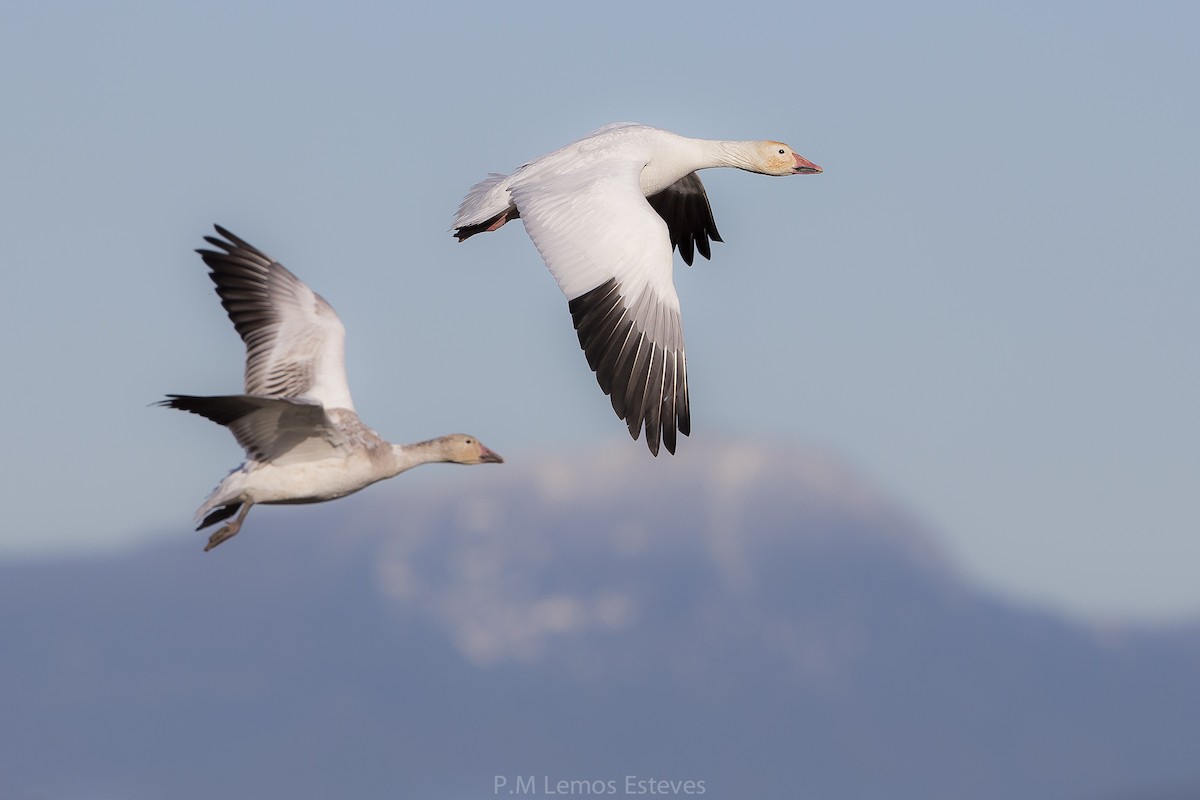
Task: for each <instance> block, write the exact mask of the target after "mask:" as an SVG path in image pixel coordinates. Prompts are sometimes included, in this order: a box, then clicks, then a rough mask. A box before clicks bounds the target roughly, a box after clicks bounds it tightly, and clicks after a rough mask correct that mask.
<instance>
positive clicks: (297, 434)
mask: <svg viewBox="0 0 1200 800" xmlns="http://www.w3.org/2000/svg"><path fill="white" fill-rule="evenodd" d="M158 405H161V406H166V407H168V408H177V409H179V410H180V411H190V412H191V413H193V414H199V415H200V416H202V417H204V418H206V419H210V420H212V421H213V422H215V423H217V424H218V425H224V426H225V427H227V428H229V430H230V432H231V433H232V434H233V436H234V438H235V439H237V442H238V444H240V445H241V446H242V448H243V449H244V450H245V451H246V455H247V456H248V457H249V458H250V459H252V460H254V461H259V462H268V461H269V462H272V463H275V464H281V465H282V464H288V463H295V462H300V461H315V460H319V459H321V458H327V457H330V456H333V455H335V453H336V451H338V450H340V449H341V448H342V447H343V446H344V445H345V444H346V437H345V435H344V434H343V433H342V431H341V429H340V428H339V427H338V426H337V425H335V424H334V423H333V422H332V421H331V420H330V419H329V417H328V416H327V415H326V413H325V409H324V408H322V407H321V406H320V405H319V404H317V403H313V402H306V401H303V400H295V399H291V398H279V397H255V396H253V395H245V394H240V395H224V396H218V397H196V396H194V395H186V394H170V395H167V399H166V400H163V401H161V402H160V403H159V404H158Z"/></svg>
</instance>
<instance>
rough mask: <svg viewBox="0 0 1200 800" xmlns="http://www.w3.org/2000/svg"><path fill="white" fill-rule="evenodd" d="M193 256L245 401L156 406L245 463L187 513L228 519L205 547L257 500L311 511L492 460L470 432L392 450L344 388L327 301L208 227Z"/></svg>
mask: <svg viewBox="0 0 1200 800" xmlns="http://www.w3.org/2000/svg"><path fill="white" fill-rule="evenodd" d="M215 227H216V230H217V233H218V234H220V235H221V237H223V239H224V241H223V240H222V239H217V238H215V237H212V236H206V237H204V239H205V241H207V242H208V243H209V244H211V245H213V246H215V247H217V248H220V250H219V251H217V250H197V251H196V252H197V253H199V254H200V256H201V258H203V259H204V263H205V264H207V265H208V268H209V270H210V272H209V277H210V278H212V281H213V283H215V284H216V290H217V294H218V295H219V296H220V298H221V305H223V306H224V307H225V310H226V311H227V312H228V313H229V318H230V320H232V321H233V325H234V327H235V328H236V329H237V332H238V334H240V335H241V337H242V340H243V341H244V342H245V343H246V389H245V394H238V395H224V396H220V397H195V396H192V395H182V394H171V395H167V399H166V400H163V401H161V402H160V403H159V405H162V406H167V407H169V408H178V409H180V410H182V411H190V412H192V413H193V414H199V415H200V416H202V417H207V418H208V419H210V420H212V421H213V422H216V423H218V424H220V425H224V426H226V427H227V428H229V430H230V431H231V432H232V433H233V435H234V437H235V438H236V439H237V441H238V444H240V445H241V446H242V447H243V448H244V449H245V451H246V461H245V463H243V464H242V465H241V466H240V467H238V468H236V469H234V470H233V471H232V472H230V473H229V475H227V476H226V477H225V479H224V480H223V481H221V483H220V484H219V485H218V486H217V488H216V489H214V490H213V492H212V494H211V495H209V497H208V499H207V500H205V501H204V505H202V506H200V508H199V510H197V512H196V519H197V520H198V521H199V522H200V524H199V526H198V527H197V528H196V530H201V529H203V528H206V527H208V526H209V525H214V524H216V523H218V522H221V521H222V520H225V519H228V518H229V517H232V516H233V515H234V514H237V518H236V519H234V520H233V521H232V522H230V523H229V524H227V525H225V526H223V527H222V528H221V529H220V530H218V531H217V532H216V533H214V534H213V535H212V536H211V537H210V538H209V540H208V545H207V546H206V547H205V548H204V549H205V550H206V551H207V550H211V549H212V548H214V547H216V546H217V545H219V544H220V543H221V542H223V541H225V540H226V539H228V538H230V537H231V536H234V535H235V534H237V532H238V531H239V530H240V529H241V527H242V522H243V521H244V520H245V519H246V514H247V513H249V511H250V507H251V506H252V505H254V504H256V503H267V504H292V503H318V502H321V501H323V500H333V499H336V498H338V497H344V496H345V495H348V494H351V493H353V492H357V491H358V490H359V489H362V488H363V487H365V486H369V485H370V484H372V483H375V482H376V481H380V480H383V479H384V478H391V477H393V476H394V475H399V474H400V473H401V472H404V471H405V470H407V469H411V468H412V467H415V466H418V465H420V464H428V463H430V462H434V461H443V462H446V461H448V462H453V463H455V464H487V463H492V464H499V463H501V461H503V459H501V458H500V456H498V455H496V454H495V453H493V452H492V451H491V450H489V449H488V448H486V447H484V446H483V444H481V443H480V441H479V440H478V439H476V438H475V437H473V436H467V435H465V434H461V433H456V434H451V435H449V436H442V437H439V438H437V439H431V440H429V441H427V442H419V443H417V444H405V445H402V444H392V443H390V442H387V441H385V440H383V439H382V438H380V437H379V435H378V434H377V433H375V431H373V430H371V429H370V428H368V427H367V426H365V425H363V423H362V421H361V420H359V418H358V414H357V413H355V411H354V402H353V401H352V400H351V399H350V387H349V385H348V384H347V383H346V363H345V349H346V348H345V345H346V329H345V328H344V327H342V321H341V320H340V319H338V316H337V314H336V313H335V312H334V310H333V308H332V307H331V306H330V305H329V303H327V302H325V299H324V298H323V297H321V295H319V294H316V293H315V292H313V291H312V290H311V289H309V288H308V287H307V286H306V285H304V283H303V282H302V281H300V279H299V278H297V277H296V276H295V275H293V274H292V273H291V272H289V271H288V270H287V269H286V268H285V267H284V266H283V265H282V264H280V263H279V262H278V261H276V260H275V259H273V258H271V257H270V256H269V255H267V254H266V253H264V252H263V251H261V250H259V249H258V248H256V247H254V246H253V245H250V244H248V243H246V242H245V241H243V240H241V239H239V238H238V237H236V236H234V235H233V234H232V233H230V232H229V231H227V230H225V229H224V228H222V227H221V226H219V225H218V226H215Z"/></svg>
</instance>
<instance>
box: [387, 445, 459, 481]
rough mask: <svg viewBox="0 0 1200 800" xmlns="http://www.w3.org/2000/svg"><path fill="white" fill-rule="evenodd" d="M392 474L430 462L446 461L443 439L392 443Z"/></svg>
mask: <svg viewBox="0 0 1200 800" xmlns="http://www.w3.org/2000/svg"><path fill="white" fill-rule="evenodd" d="M390 446H391V448H392V449H391V464H390V465H389V466H390V467H391V469H393V470H395V471H394V472H392V475H399V474H400V473H401V472H404V471H405V470H408V469H412V468H413V467H419V466H421V465H422V464H429V463H431V462H434V461H445V460H446V456H445V453H444V452H443V448H442V440H441V439H430V440H429V441H426V442H417V443H416V444H391V445H390Z"/></svg>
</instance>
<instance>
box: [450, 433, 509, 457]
mask: <svg viewBox="0 0 1200 800" xmlns="http://www.w3.org/2000/svg"><path fill="white" fill-rule="evenodd" d="M438 449H439V450H440V451H441V455H442V456H443V458H444V460H446V461H449V462H451V463H454V464H503V463H504V459H503V458H501V457H500V456H499V454H498V453H495V452H493V451H492V450H489V449H488V448H487V447H484V445H483V442H481V441H479V440H478V439H476V438H475V437H474V436H471V435H469V434H466V433H452V434H450V435H449V436H443V437H442V438H441V441H440V443H439V447H438Z"/></svg>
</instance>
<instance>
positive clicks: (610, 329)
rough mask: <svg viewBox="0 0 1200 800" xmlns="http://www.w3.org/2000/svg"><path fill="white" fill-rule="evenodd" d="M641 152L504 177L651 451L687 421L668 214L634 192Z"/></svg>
mask: <svg viewBox="0 0 1200 800" xmlns="http://www.w3.org/2000/svg"><path fill="white" fill-rule="evenodd" d="M644 166H645V161H644V160H640V161H639V160H638V159H637V158H628V159H625V160H615V159H608V160H603V161H600V162H598V163H596V164H594V165H591V166H585V167H582V168H577V169H572V170H570V171H568V172H561V173H552V172H549V171H538V172H536V173H535V174H533V175H531V176H529V177H528V178H526V179H521V178H519V177H518V179H517V180H514V182H513V184H512V186H511V193H512V198H513V202H514V204H515V205H516V207H517V209H518V210H519V211H520V215H521V220H522V221H523V222H524V223H525V229H526V230H527V231H528V233H529V237H530V238H531V239H532V240H533V243H534V245H535V246H536V247H537V249H538V252H539V253H540V254H541V256H542V260H543V261H545V262H546V266H547V267H549V269H550V272H551V273H552V274H553V275H554V278H555V280H557V281H558V285H559V288H561V289H562V291H563V294H565V295H566V296H567V300H568V301H569V307H570V311H571V317H572V320H573V321H574V324H575V330H576V332H577V333H578V334H579V344H580V346H581V347H582V348H583V351H584V353H585V355H586V356H587V360H588V365H589V366H590V367H591V368H592V370H593V371H594V372H595V373H596V380H597V381H598V382H599V384H600V388H601V389H603V390H604V392H605V394H607V395H609V396H610V398H611V399H612V405H613V410H614V411H616V413H617V416H618V417H620V418H621V419H623V420H625V421H626V423H627V425H628V427H629V433H630V435H631V436H633V438H635V439H636V438H638V435H639V433H640V432H641V430H642V429H643V428H644V429H645V431H646V443H647V445H648V446H649V447H650V451H651V452H652V453H654V454H655V455H657V454H658V449H659V443H660V442H661V443H662V444H663V445H665V446H666V448H667V450H668V452H671V453H674V452H675V441H676V440H675V434H676V431H677V430H678V431H679V432H681V433H683V434H684V435H687V434H688V433H689V431H690V429H691V417H690V412H689V408H688V392H687V368H686V362H685V358H684V346H683V327H682V324H681V322H680V316H679V297H678V295H677V294H676V293H675V285H674V284H673V283H672V279H671V269H672V259H671V247H672V246H671V239H670V237H669V234H668V229H667V223H666V222H664V220H663V218H662V217H660V216H659V215H658V214H657V213H655V209H654V208H652V207H651V206H650V204H649V203H647V202H646V198H645V197H644V196H643V195H642V191H641V188H640V184H639V180H640V174H641V170H642V167H644Z"/></svg>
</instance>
